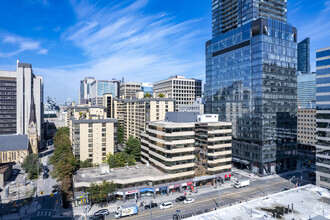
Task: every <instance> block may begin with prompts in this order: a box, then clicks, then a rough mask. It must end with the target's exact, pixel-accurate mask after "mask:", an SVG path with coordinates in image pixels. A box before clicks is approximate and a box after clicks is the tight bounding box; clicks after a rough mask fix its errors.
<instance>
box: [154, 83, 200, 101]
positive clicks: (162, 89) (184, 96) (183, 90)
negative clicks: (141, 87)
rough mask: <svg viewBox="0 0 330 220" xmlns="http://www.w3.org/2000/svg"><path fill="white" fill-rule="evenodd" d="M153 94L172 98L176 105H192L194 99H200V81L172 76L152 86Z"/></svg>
mask: <svg viewBox="0 0 330 220" xmlns="http://www.w3.org/2000/svg"><path fill="white" fill-rule="evenodd" d="M153 91H154V93H156V94H157V95H158V94H160V93H161V94H163V95H166V94H167V96H168V98H173V99H175V101H176V105H177V106H178V105H192V104H194V101H195V100H196V98H199V97H202V81H201V80H198V79H187V78H186V77H185V76H172V77H169V78H168V79H165V80H162V81H158V82H155V83H154V84H153Z"/></svg>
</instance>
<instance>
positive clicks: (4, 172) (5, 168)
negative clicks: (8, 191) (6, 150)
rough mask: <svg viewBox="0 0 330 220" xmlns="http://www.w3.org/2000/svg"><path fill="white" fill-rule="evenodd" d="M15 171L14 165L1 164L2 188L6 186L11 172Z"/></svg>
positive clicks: (0, 182)
mask: <svg viewBox="0 0 330 220" xmlns="http://www.w3.org/2000/svg"><path fill="white" fill-rule="evenodd" d="M12 170H13V163H0V187H3V186H4V185H5V182H6V181H8V179H9V177H10V176H11V171H12Z"/></svg>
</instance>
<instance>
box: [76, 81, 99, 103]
mask: <svg viewBox="0 0 330 220" xmlns="http://www.w3.org/2000/svg"><path fill="white" fill-rule="evenodd" d="M94 80H95V79H94V77H85V78H84V79H83V80H81V81H80V88H79V104H80V105H84V104H88V102H89V99H90V84H91V83H92V82H93V81H94Z"/></svg>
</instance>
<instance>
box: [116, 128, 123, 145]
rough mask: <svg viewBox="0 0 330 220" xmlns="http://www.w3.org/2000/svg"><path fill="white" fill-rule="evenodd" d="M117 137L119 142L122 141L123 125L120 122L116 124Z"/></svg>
mask: <svg viewBox="0 0 330 220" xmlns="http://www.w3.org/2000/svg"><path fill="white" fill-rule="evenodd" d="M117 139H118V143H119V144H122V143H124V126H123V125H121V124H118V129H117Z"/></svg>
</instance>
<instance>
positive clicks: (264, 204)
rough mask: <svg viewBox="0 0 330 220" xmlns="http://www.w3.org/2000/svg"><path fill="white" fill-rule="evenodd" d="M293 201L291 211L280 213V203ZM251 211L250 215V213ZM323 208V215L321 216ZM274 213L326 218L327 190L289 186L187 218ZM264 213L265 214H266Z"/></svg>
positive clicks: (329, 204) (285, 204) (220, 219)
mask: <svg viewBox="0 0 330 220" xmlns="http://www.w3.org/2000/svg"><path fill="white" fill-rule="evenodd" d="M292 203H293V213H291V212H289V213H288V214H284V215H282V214H280V212H281V211H280V210H283V207H286V208H287V207H288V205H289V206H290V211H291V205H292ZM251 211H252V217H251ZM323 212H324V217H325V218H322V217H323ZM273 213H277V214H276V216H277V219H286V220H292V219H310V218H311V219H314V218H315V219H330V192H329V191H328V190H326V189H324V188H321V187H318V186H314V185H311V184H309V185H306V186H302V187H298V188H295V189H291V190H288V191H284V192H280V193H276V194H273V195H270V196H268V198H265V197H264V198H260V199H255V200H252V201H248V202H247V203H242V204H238V205H234V206H230V207H226V208H222V209H219V210H216V211H213V212H209V213H206V214H202V215H197V216H194V217H191V218H188V219H189V220H206V219H218V220H225V219H226V220H227V219H233V220H234V219H235V220H241V219H274V214H273ZM266 216H268V218H266Z"/></svg>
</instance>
